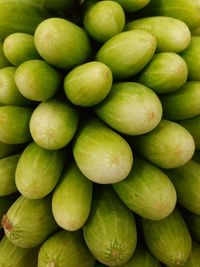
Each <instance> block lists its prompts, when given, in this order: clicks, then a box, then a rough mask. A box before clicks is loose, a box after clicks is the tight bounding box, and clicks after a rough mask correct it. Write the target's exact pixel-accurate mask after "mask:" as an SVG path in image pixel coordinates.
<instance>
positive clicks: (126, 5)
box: [114, 0, 150, 12]
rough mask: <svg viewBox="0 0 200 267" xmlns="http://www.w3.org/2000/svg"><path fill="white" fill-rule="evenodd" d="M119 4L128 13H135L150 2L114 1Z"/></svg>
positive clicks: (139, 0) (141, 0) (144, 0)
mask: <svg viewBox="0 0 200 267" xmlns="http://www.w3.org/2000/svg"><path fill="white" fill-rule="evenodd" d="M114 1H116V2H118V3H119V4H120V5H121V6H122V7H123V9H124V10H126V11H127V12H133V11H136V10H139V9H142V8H144V7H145V6H146V5H147V4H148V3H149V2H150V0H114Z"/></svg>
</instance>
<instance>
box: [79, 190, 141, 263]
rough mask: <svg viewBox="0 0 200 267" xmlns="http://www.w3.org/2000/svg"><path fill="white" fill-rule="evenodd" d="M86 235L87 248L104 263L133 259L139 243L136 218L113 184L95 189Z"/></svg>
mask: <svg viewBox="0 0 200 267" xmlns="http://www.w3.org/2000/svg"><path fill="white" fill-rule="evenodd" d="M83 234H84V238H85V241H86V244H87V246H88V248H89V249H90V251H91V252H92V254H93V255H94V256H95V258H96V259H97V260H98V261H100V262H101V263H103V264H106V265H109V266H119V265H122V264H124V263H126V262H127V261H128V260H129V259H130V258H131V256H132V254H133V252H134V250H135V247H136V242H137V233H136V225H135V220H134V217H133V214H132V212H131V211H130V210H128V208H126V207H125V206H124V204H123V203H122V202H121V200H120V199H119V198H118V196H117V195H116V194H115V192H114V191H113V190H112V188H111V187H109V186H102V187H99V188H98V189H97V190H96V191H95V193H94V199H93V205H92V209H91V212H90V216H89V218H88V220H87V222H86V224H85V225H84V226H83Z"/></svg>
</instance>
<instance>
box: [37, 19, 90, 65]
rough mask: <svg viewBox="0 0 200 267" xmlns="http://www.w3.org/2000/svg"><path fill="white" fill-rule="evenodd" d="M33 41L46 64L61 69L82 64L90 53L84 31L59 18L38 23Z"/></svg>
mask: <svg viewBox="0 0 200 267" xmlns="http://www.w3.org/2000/svg"><path fill="white" fill-rule="evenodd" d="M34 41H35V46H36V48H37V50H38V52H39V54H40V55H41V57H42V58H44V59H45V61H46V62H48V63H49V64H51V65H53V66H55V67H58V68H63V69H69V68H72V67H74V66H76V65H80V64H82V63H84V62H85V61H86V60H87V59H88V57H89V56H90V52H91V48H90V43H89V39H88V37H87V35H86V33H85V31H84V30H83V29H82V28H80V27H79V26H77V25H76V24H74V23H72V22H70V21H67V20H65V19H61V18H50V19H47V20H44V21H43V22H42V23H40V24H39V26H38V27H37V29H36V31H35V35H34Z"/></svg>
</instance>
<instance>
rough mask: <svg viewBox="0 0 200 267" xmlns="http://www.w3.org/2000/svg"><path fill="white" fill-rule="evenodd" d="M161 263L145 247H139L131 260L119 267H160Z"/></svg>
mask: <svg viewBox="0 0 200 267" xmlns="http://www.w3.org/2000/svg"><path fill="white" fill-rule="evenodd" d="M160 266H161V265H160V262H159V261H158V260H157V259H156V258H154V257H153V256H152V254H151V253H150V252H149V251H148V250H147V249H146V248H144V247H142V246H139V245H137V247H136V250H135V251H134V253H133V256H132V257H131V259H130V260H129V261H128V262H127V263H125V264H123V265H120V266H118V267H160Z"/></svg>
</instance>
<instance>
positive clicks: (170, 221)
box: [141, 210, 192, 267]
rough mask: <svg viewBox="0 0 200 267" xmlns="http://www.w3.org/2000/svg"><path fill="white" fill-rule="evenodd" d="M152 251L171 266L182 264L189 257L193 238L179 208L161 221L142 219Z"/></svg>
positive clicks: (147, 241)
mask: <svg viewBox="0 0 200 267" xmlns="http://www.w3.org/2000/svg"><path fill="white" fill-rule="evenodd" d="M141 223H142V228H143V231H144V238H145V241H146V244H147V246H148V248H149V250H150V252H151V253H152V254H153V255H154V256H155V257H156V258H157V259H158V260H159V261H161V262H163V263H164V264H166V265H167V266H169V267H178V266H182V265H183V264H184V263H185V262H186V261H187V259H188V258H189V255H190V252H191V248H192V240H191V237H190V234H189V232H188V229H187V226H186V224H185V222H184V220H183V218H182V217H181V215H180V213H179V212H178V210H174V211H173V213H171V214H170V215H169V216H168V217H167V218H165V219H163V220H161V221H150V220H146V219H142V220H141Z"/></svg>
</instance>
